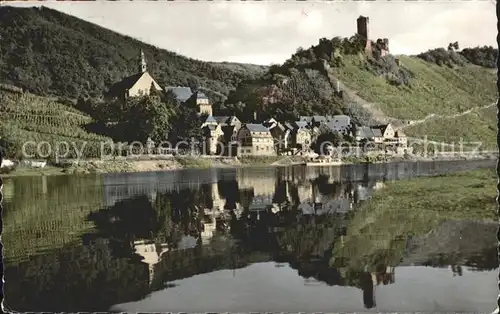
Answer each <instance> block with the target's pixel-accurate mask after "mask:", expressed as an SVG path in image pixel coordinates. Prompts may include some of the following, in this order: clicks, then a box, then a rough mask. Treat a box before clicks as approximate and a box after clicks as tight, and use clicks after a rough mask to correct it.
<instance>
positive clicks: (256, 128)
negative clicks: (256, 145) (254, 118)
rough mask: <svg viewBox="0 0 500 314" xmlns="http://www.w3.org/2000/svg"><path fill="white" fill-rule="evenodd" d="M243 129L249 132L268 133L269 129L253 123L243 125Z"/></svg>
mask: <svg viewBox="0 0 500 314" xmlns="http://www.w3.org/2000/svg"><path fill="white" fill-rule="evenodd" d="M245 127H246V128H247V129H248V130H249V131H250V132H266V133H269V129H268V128H266V127H265V126H263V125H262V124H255V123H249V124H245Z"/></svg>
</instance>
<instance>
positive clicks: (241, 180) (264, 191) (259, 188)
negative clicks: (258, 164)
mask: <svg viewBox="0 0 500 314" xmlns="http://www.w3.org/2000/svg"><path fill="white" fill-rule="evenodd" d="M276 184H277V178H276V176H275V175H273V176H268V175H267V176H263V175H262V174H259V173H257V174H255V175H250V174H247V173H245V175H241V176H239V177H238V186H239V188H240V189H243V190H247V189H251V190H253V194H254V195H273V194H274V190H275V189H276Z"/></svg>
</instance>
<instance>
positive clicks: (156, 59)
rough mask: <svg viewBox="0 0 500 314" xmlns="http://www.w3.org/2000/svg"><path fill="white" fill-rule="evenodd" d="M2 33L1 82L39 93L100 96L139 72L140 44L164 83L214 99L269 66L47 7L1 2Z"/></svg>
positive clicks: (157, 75)
mask: <svg viewBox="0 0 500 314" xmlns="http://www.w3.org/2000/svg"><path fill="white" fill-rule="evenodd" d="M0 38H1V45H0V80H1V82H0V83H7V84H12V85H15V86H19V87H21V88H23V89H25V90H28V91H30V92H32V93H35V94H38V95H57V96H66V97H70V98H74V99H75V98H78V97H79V96H86V95H89V96H93V97H100V96H101V95H102V93H103V92H104V91H105V90H106V89H107V88H108V87H109V85H110V84H112V83H115V82H117V81H119V80H121V79H122V78H123V77H125V76H129V75H131V74H133V73H135V72H136V71H137V58H138V54H139V51H140V49H143V51H144V53H145V56H146V59H147V62H148V69H149V71H150V73H151V74H152V75H153V76H154V77H155V79H157V81H158V82H159V83H160V84H161V85H162V86H166V85H168V86H178V85H181V86H193V85H194V86H201V87H204V88H205V89H208V92H207V93H208V94H209V96H212V98H214V99H219V98H221V96H220V94H222V95H227V94H228V93H229V91H230V90H232V89H234V88H235V87H236V85H237V84H238V82H240V81H241V80H243V79H249V78H253V77H255V76H256V75H257V76H258V75H260V74H261V73H263V71H264V70H265V69H266V67H265V66H257V65H249V64H232V63H212V62H203V61H199V60H194V59H191V58H187V57H184V56H180V55H178V54H175V53H173V52H170V51H167V50H163V49H159V48H157V47H154V46H152V45H148V44H145V43H143V42H140V41H138V40H136V39H133V38H131V37H128V36H125V35H121V34H118V33H116V32H113V31H110V30H108V29H105V28H103V27H100V26H98V25H95V24H92V23H89V22H86V21H84V20H81V19H78V18H76V17H74V16H70V15H67V14H64V13H61V12H58V11H55V10H52V9H48V8H45V7H41V8H35V7H33V8H15V7H8V6H7V7H0ZM210 90H213V91H214V93H213V95H211V94H210V92H209V91H210Z"/></svg>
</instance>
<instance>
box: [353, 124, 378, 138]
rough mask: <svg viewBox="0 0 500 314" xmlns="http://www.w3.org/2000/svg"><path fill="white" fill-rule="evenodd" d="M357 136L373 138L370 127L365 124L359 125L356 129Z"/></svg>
mask: <svg viewBox="0 0 500 314" xmlns="http://www.w3.org/2000/svg"><path fill="white" fill-rule="evenodd" d="M357 133H358V136H360V137H363V138H374V137H375V136H374V134H373V131H372V129H370V128H369V127H366V126H362V127H359V128H358V129H357Z"/></svg>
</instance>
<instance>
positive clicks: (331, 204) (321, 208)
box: [298, 198, 352, 215]
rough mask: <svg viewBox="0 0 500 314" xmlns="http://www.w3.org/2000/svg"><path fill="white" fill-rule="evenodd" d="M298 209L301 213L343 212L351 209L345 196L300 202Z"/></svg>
mask: <svg viewBox="0 0 500 314" xmlns="http://www.w3.org/2000/svg"><path fill="white" fill-rule="evenodd" d="M298 209H299V211H301V212H302V214H303V215H325V214H345V213H347V212H348V211H350V210H351V209H352V203H351V200H349V199H347V198H339V199H330V200H326V199H324V200H323V202H315V203H313V202H305V203H301V204H300V205H299V206H298Z"/></svg>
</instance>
